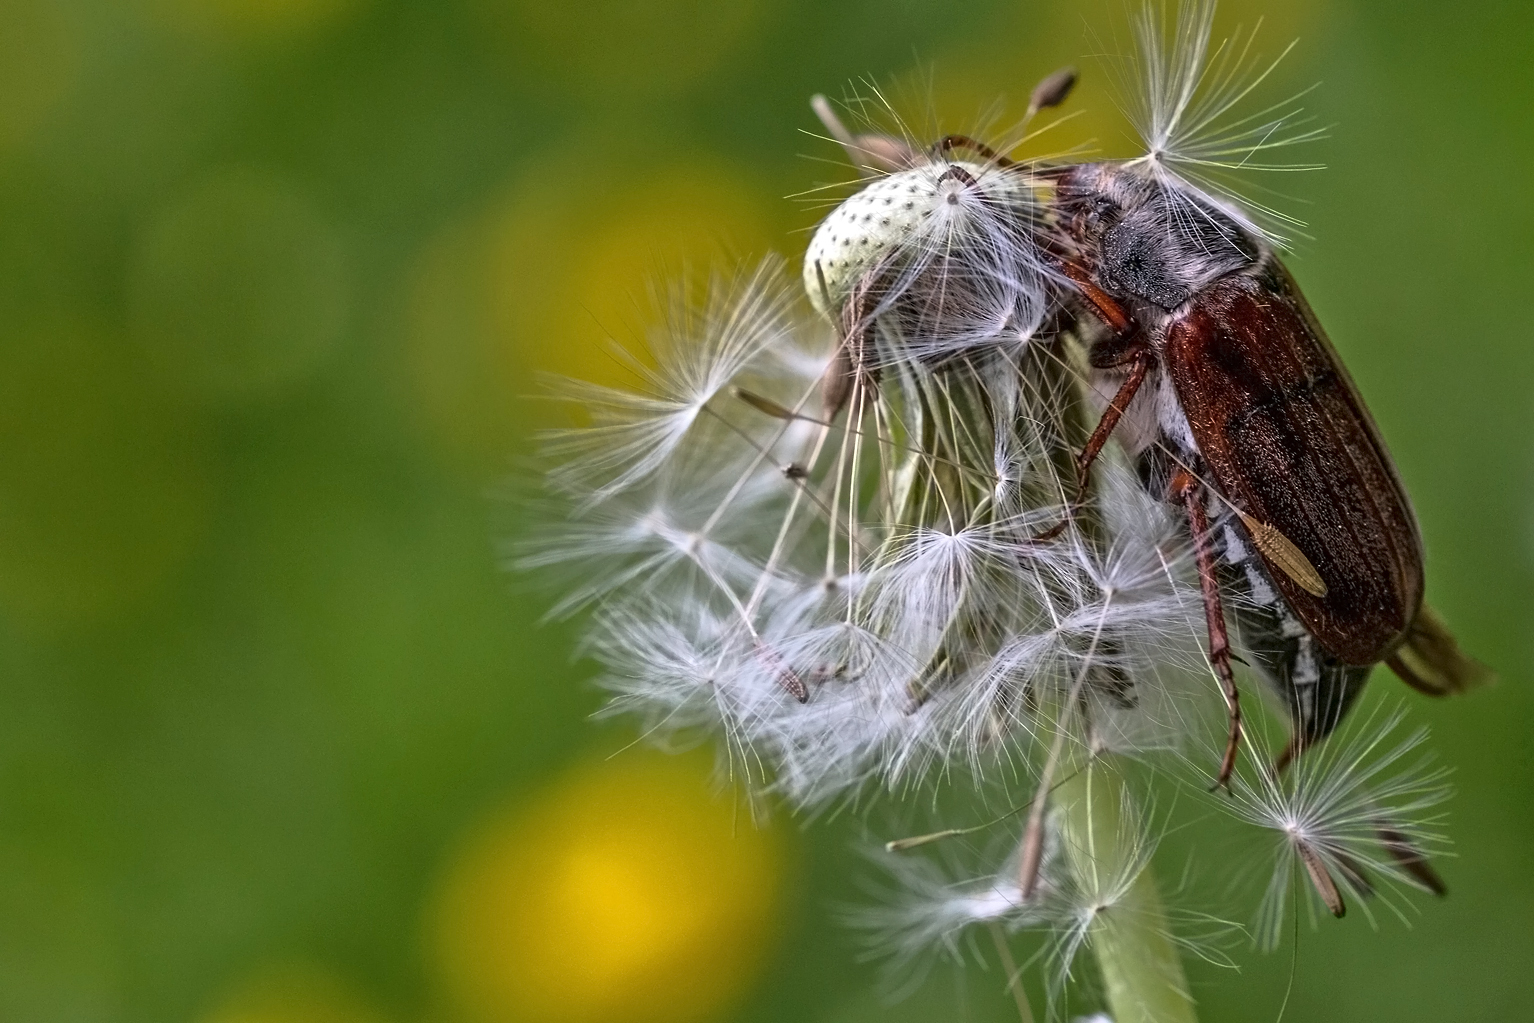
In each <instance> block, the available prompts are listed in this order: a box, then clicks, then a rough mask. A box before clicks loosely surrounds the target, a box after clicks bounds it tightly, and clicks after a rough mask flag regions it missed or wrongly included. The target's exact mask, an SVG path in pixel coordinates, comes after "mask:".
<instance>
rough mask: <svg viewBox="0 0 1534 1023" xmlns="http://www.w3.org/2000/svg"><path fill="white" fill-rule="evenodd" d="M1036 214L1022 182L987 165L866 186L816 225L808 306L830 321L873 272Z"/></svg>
mask: <svg viewBox="0 0 1534 1023" xmlns="http://www.w3.org/2000/svg"><path fill="white" fill-rule="evenodd" d="M1036 207H1037V200H1036V198H1035V196H1034V195H1033V193H1032V191H1031V189H1030V187H1029V183H1028V181H1027V179H1026V178H1025V177H1024V176H1022V175H1019V174H1016V173H1013V172H1010V171H1008V170H1006V169H1003V168H1000V167H996V166H993V165H987V164H976V163H968V162H949V161H934V162H933V163H930V164H927V165H925V166H921V167H915V168H912V169H911V170H905V171H898V172H896V173H894V174H890V175H888V176H886V177H882V178H879V179H878V180H876V181H874V182H872V183H870V184H869V185H868V186H867V187H866V188H864V189H863V190H862V191H860V192H857V193H856V194H854V195H853V196H851V197H850V198H848V199H847V200H846V201H845V202H843V203H842V204H841V205H840V206H838V207H836V209H834V210H832V211H831V214H830V215H829V216H828V217H826V219H825V220H823V221H821V224H820V226H819V227H818V228H817V229H816V231H815V235H814V237H813V238H811V240H810V244H809V248H808V250H807V251H806V252H805V257H804V286H805V290H806V291H807V292H808V293H809V298H810V302H811V304H813V305H814V306H815V308H816V310H817V311H819V312H820V313H821V314H823V315H825V316H829V317H831V318H833V319H834V318H835V317H836V315H837V314H836V311H837V310H839V309H840V308H841V306H842V304H843V303H844V302H845V301H846V300H847V298H848V296H849V295H851V293H852V290H853V288H854V287H855V286H856V285H857V282H858V281H859V280H861V279H862V278H863V277H864V276H865V275H866V274H868V273H869V272H870V271H872V270H876V269H884V268H890V267H894V266H897V265H900V264H902V263H906V262H908V261H910V260H911V259H919V258H922V257H923V256H932V255H937V254H941V253H942V252H943V251H945V249H946V248H947V247H948V245H949V243H951V242H952V241H953V240H954V239H955V238H957V237H961V236H963V235H964V234H966V233H968V232H967V230H966V229H967V228H975V229H979V230H982V231H983V230H984V228H983V226H982V225H983V222H986V221H994V220H996V219H997V218H1004V217H1008V216H1009V215H1014V214H1015V215H1019V216H1020V217H1021V218H1022V219H1020V220H1015V221H1014V223H1019V224H1021V223H1027V222H1029V221H1030V220H1031V217H1032V211H1033V210H1034V209H1036Z"/></svg>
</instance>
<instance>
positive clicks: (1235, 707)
mask: <svg viewBox="0 0 1534 1023" xmlns="http://www.w3.org/2000/svg"><path fill="white" fill-rule="evenodd" d="M1171 489H1172V495H1171V496H1172V497H1173V498H1175V499H1177V500H1180V501H1181V502H1182V506H1183V510H1184V512H1186V513H1187V516H1188V529H1189V531H1190V532H1191V533H1192V534H1193V557H1194V560H1195V561H1196V562H1197V564H1198V586H1199V589H1200V591H1202V592H1203V595H1204V620H1205V622H1206V624H1207V625H1208V628H1209V663H1210V665H1211V666H1212V667H1213V668H1214V673H1215V675H1216V676H1217V677H1218V678H1219V680H1220V689H1221V690H1222V691H1223V692H1224V693H1225V707H1226V709H1227V710H1228V711H1229V714H1230V732H1229V734H1228V735H1227V737H1226V740H1225V756H1224V757H1223V758H1222V759H1221V760H1220V773H1219V776H1218V777H1217V778H1216V779H1215V783H1214V785H1215V788H1228V787H1229V786H1230V776H1231V772H1233V771H1234V770H1235V769H1236V751H1237V750H1238V749H1239V748H1240V746H1241V697H1240V694H1239V693H1237V692H1236V676H1235V673H1234V672H1233V671H1232V670H1231V667H1230V635H1229V633H1227V632H1226V629H1225V609H1224V606H1223V605H1222V604H1221V603H1220V583H1219V577H1218V576H1217V574H1216V572H1215V564H1214V536H1213V534H1212V533H1211V532H1210V529H1209V515H1208V513H1207V512H1206V511H1205V510H1204V486H1203V484H1202V483H1200V482H1199V481H1198V479H1197V478H1196V477H1195V476H1194V475H1193V474H1192V473H1190V472H1188V471H1187V470H1186V469H1179V470H1178V471H1177V475H1175V476H1173V477H1172V488H1171Z"/></svg>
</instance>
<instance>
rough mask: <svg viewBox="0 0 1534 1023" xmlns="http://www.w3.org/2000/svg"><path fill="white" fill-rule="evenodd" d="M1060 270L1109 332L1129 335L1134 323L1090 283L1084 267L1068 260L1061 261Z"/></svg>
mask: <svg viewBox="0 0 1534 1023" xmlns="http://www.w3.org/2000/svg"><path fill="white" fill-rule="evenodd" d="M1060 269H1061V271H1062V272H1063V273H1064V274H1065V276H1067V277H1069V278H1070V279H1071V283H1072V284H1075V285H1076V290H1078V291H1080V292H1081V297H1082V298H1084V299H1086V300H1087V303H1088V304H1089V305H1091V306H1092V310H1093V311H1094V312H1096V313H1097V315H1098V316H1100V317H1102V321H1103V322H1104V323H1106V324H1107V325H1108V327H1109V329H1110V330H1112V331H1113V332H1114V333H1115V334H1118V335H1119V336H1120V337H1123V336H1125V335H1128V334H1130V333H1131V332H1132V331H1133V330H1134V321H1133V320H1131V319H1130V318H1129V314H1128V313H1127V312H1125V311H1124V307H1123V306H1121V305H1119V304H1118V302H1117V301H1116V300H1115V299H1114V298H1113V296H1112V295H1109V294H1108V293H1107V292H1106V291H1104V290H1103V289H1102V288H1099V287H1098V286H1097V285H1096V284H1094V283H1093V282H1092V275H1091V274H1089V273H1087V271H1086V269H1085V268H1084V267H1081V266H1078V265H1076V264H1075V263H1072V262H1071V261H1069V260H1062V261H1061V263H1060Z"/></svg>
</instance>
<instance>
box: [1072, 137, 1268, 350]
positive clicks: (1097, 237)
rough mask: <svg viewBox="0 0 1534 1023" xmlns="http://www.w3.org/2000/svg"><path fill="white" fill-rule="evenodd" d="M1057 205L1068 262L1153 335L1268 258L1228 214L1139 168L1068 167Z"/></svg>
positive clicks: (1116, 165) (1257, 241) (1259, 243)
mask: <svg viewBox="0 0 1534 1023" xmlns="http://www.w3.org/2000/svg"><path fill="white" fill-rule="evenodd" d="M1056 205H1057V209H1058V211H1059V226H1060V230H1061V231H1062V232H1063V234H1064V236H1065V238H1064V245H1065V248H1066V249H1067V251H1068V252H1069V254H1070V258H1072V259H1073V260H1075V261H1077V262H1078V263H1080V264H1081V265H1082V266H1083V267H1084V268H1085V269H1086V270H1087V271H1088V272H1089V273H1091V275H1092V278H1093V280H1094V281H1095V282H1096V283H1097V285H1098V286H1099V287H1101V288H1102V289H1103V290H1104V291H1105V292H1107V293H1108V294H1109V295H1111V296H1112V297H1113V298H1115V299H1117V300H1119V301H1120V302H1121V303H1123V304H1124V305H1125V307H1126V308H1127V309H1128V311H1129V312H1130V314H1131V315H1132V316H1133V318H1134V319H1135V321H1136V322H1138V323H1140V324H1141V325H1142V326H1144V327H1147V328H1150V329H1151V330H1152V333H1155V332H1156V331H1155V328H1156V327H1158V326H1163V325H1164V324H1165V323H1166V322H1167V321H1168V320H1169V319H1173V318H1176V317H1177V315H1178V314H1179V313H1180V312H1182V311H1183V310H1184V309H1185V308H1186V307H1187V306H1188V305H1189V303H1190V302H1192V301H1193V300H1194V299H1195V298H1196V297H1197V296H1198V294H1199V293H1200V292H1202V291H1203V290H1204V289H1205V288H1207V287H1209V286H1210V285H1212V284H1213V283H1215V282H1216V281H1218V280H1220V279H1221V278H1224V277H1227V276H1229V275H1231V274H1239V273H1250V272H1256V271H1257V270H1258V269H1260V267H1261V266H1262V265H1263V264H1264V262H1265V261H1266V260H1267V259H1268V258H1269V253H1268V250H1267V247H1266V246H1265V245H1264V244H1263V243H1262V241H1261V240H1260V239H1258V238H1257V237H1256V236H1255V235H1254V234H1253V233H1252V232H1251V231H1249V230H1248V229H1246V228H1245V227H1244V226H1243V225H1242V224H1241V223H1240V222H1239V221H1238V220H1237V218H1236V217H1235V216H1234V215H1233V214H1232V213H1231V212H1230V211H1227V210H1225V209H1223V208H1221V207H1220V206H1218V205H1217V204H1216V203H1215V202H1214V201H1213V200H1211V199H1210V198H1209V197H1208V196H1206V195H1204V194H1202V193H1199V192H1196V191H1194V190H1193V189H1190V188H1188V187H1187V186H1186V185H1184V184H1183V183H1182V182H1180V181H1178V180H1177V179H1175V178H1171V177H1169V176H1167V175H1165V174H1157V173H1156V172H1155V171H1154V170H1153V169H1151V168H1149V167H1148V166H1146V165H1142V164H1121V163H1095V164H1083V165H1081V166H1079V167H1075V168H1072V169H1071V171H1070V172H1069V173H1067V174H1066V175H1065V176H1064V177H1062V178H1061V180H1060V183H1059V186H1058V191H1057V195H1056Z"/></svg>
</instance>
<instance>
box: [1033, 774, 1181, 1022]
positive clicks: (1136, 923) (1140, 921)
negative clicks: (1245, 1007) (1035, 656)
mask: <svg viewBox="0 0 1534 1023" xmlns="http://www.w3.org/2000/svg"><path fill="white" fill-rule="evenodd" d="M1079 755H1080V756H1082V757H1083V758H1086V757H1087V756H1088V754H1087V753H1086V752H1085V751H1084V750H1083V751H1081V752H1080V754H1079ZM1054 802H1055V806H1056V807H1057V808H1058V810H1059V812H1060V819H1061V831H1062V836H1061V837H1062V839H1063V842H1062V845H1063V847H1064V851H1065V854H1066V856H1067V857H1068V859H1069V861H1070V864H1071V869H1072V871H1073V873H1074V874H1075V876H1076V880H1077V883H1078V884H1079V885H1080V886H1081V888H1082V889H1083V891H1084V892H1086V893H1087V894H1088V896H1089V897H1094V896H1095V897H1096V900H1095V903H1094V910H1093V918H1092V920H1091V923H1090V924H1089V928H1088V933H1087V942H1088V944H1090V945H1091V948H1092V952H1093V954H1094V955H1095V956H1096V957H1097V965H1098V968H1099V969H1101V970H1102V975H1103V986H1104V988H1105V993H1106V996H1107V1003H1108V1012H1109V1014H1110V1015H1111V1016H1112V1017H1113V1020H1114V1023H1195V1020H1196V1016H1195V1014H1194V1011H1193V999H1192V997H1191V996H1190V995H1189V994H1188V982H1187V978H1186V977H1185V976H1184V974H1183V969H1182V962H1181V960H1180V959H1179V957H1178V954H1177V946H1176V945H1175V943H1174V941H1173V938H1172V934H1171V930H1170V929H1169V927H1168V924H1167V919H1166V910H1165V909H1164V907H1163V906H1162V902H1161V893H1160V892H1159V891H1158V890H1157V888H1156V880H1155V877H1154V876H1153V875H1152V873H1151V868H1150V863H1149V860H1148V855H1147V852H1148V850H1147V846H1146V843H1145V840H1144V835H1143V833H1142V830H1141V824H1140V821H1139V820H1138V819H1137V815H1136V813H1135V810H1134V805H1133V803H1132V801H1131V799H1130V797H1129V794H1128V792H1127V791H1126V789H1125V787H1124V783H1123V780H1122V778H1121V777H1120V776H1119V774H1118V773H1117V772H1116V771H1115V770H1114V769H1113V767H1112V765H1110V764H1107V763H1106V762H1105V761H1104V760H1103V758H1102V757H1091V759H1090V760H1089V761H1088V762H1087V763H1086V764H1084V765H1083V766H1082V768H1081V769H1080V770H1076V771H1071V772H1069V773H1068V774H1067V775H1066V777H1064V778H1063V779H1062V780H1061V782H1060V785H1059V787H1058V788H1057V789H1056V790H1055V792H1054Z"/></svg>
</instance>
